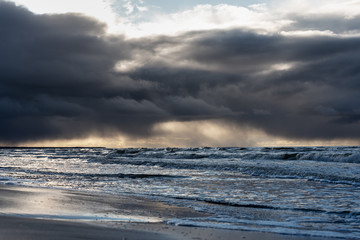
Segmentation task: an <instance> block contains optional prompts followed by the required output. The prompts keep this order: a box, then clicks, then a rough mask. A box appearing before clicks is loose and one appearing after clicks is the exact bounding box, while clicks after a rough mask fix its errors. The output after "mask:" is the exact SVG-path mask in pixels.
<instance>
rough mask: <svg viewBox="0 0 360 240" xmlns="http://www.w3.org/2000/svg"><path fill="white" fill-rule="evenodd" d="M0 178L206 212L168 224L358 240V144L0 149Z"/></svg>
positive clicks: (359, 209) (359, 163) (1, 181)
mask: <svg viewBox="0 0 360 240" xmlns="http://www.w3.org/2000/svg"><path fill="white" fill-rule="evenodd" d="M0 183H5V184H17V185H27V186H41V187H56V188H66V189H77V190H83V191H97V192H108V193H113V194H117V193H120V194H121V193H128V194H136V195H143V196H147V197H149V198H153V199H157V200H162V201H167V202H170V203H173V204H176V205H179V206H191V207H192V208H195V209H197V210H201V211H204V212H207V213H209V215H210V217H206V218H194V219H189V218H188V219H170V220H168V221H167V223H168V224H180V225H181V224H184V225H193V226H207V227H215V228H227V229H241V230H255V231H265V232H278V233H287V234H301V235H304V234H305V235H313V236H327V237H339V238H353V239H360V147H296V148H162V149H157V148H156V149H155V148H154V149H152V148H148V149H107V148H3V149H0Z"/></svg>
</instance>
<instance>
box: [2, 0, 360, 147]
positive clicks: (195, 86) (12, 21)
mask: <svg viewBox="0 0 360 240" xmlns="http://www.w3.org/2000/svg"><path fill="white" fill-rule="evenodd" d="M298 18H299V17H298ZM325 20H326V19H312V20H311V19H310V20H309V19H306V21H305V20H303V22H301V19H300V18H299V20H298V21H297V25H298V26H297V27H299V26H305V28H310V27H313V26H314V25H316V23H317V22H320V23H321V24H320V25H319V26H320V28H327V27H330V26H327V25H326V21H325ZM337 20H339V19H337V18H334V19H333V21H334V24H332V26H335V27H338V29H333V30H334V32H336V31H337V32H339V31H342V30H344V29H345V30H347V29H348V28H350V29H351V30H354V29H356V30H359V29H360V26H359V25H358V24H357V23H358V22H360V19H359V18H357V20H356V21H355V20H354V19H352V20H351V24H350V25H347V23H344V21H345V20H343V19H340V20H339V24H338V25H337V24H336V21H337ZM345 26H348V28H347V27H345ZM105 27H106V26H104V25H103V24H102V23H99V22H97V21H96V20H94V19H91V18H87V17H84V16H77V15H71V14H66V15H64V14H63V15H34V14H33V13H31V12H29V11H28V10H26V9H23V8H20V7H16V6H15V5H14V4H11V3H7V2H1V1H0V53H1V57H0V142H3V143H6V144H18V143H22V142H27V141H31V140H47V139H49V140H51V139H66V138H69V139H70V138H75V137H76V138H79V137H87V136H88V135H89V134H98V135H100V136H102V135H104V136H105V135H111V134H115V133H122V134H127V135H129V136H139V137H146V136H150V135H151V134H153V133H152V130H151V129H152V126H153V125H154V124H156V123H159V122H165V121H170V120H175V121H189V120H206V119H222V120H223V121H224V123H226V122H228V123H230V122H231V123H236V124H238V125H239V126H250V127H254V128H258V129H261V130H264V131H265V132H267V133H268V134H270V135H275V136H281V137H286V138H291V139H325V140H326V139H337V138H347V139H360V100H359V97H360V38H358V37H352V38H350V37H348V38H340V37H324V36H323V37H321V36H314V37H306V38H300V37H285V36H282V35H259V34H256V33H252V32H245V31H241V30H227V31H204V32H191V33H187V34H183V35H181V36H177V37H152V38H150V37H149V38H146V39H145V38H144V39H137V40H125V39H124V38H123V37H121V36H109V35H106V34H105ZM174 47H177V49H180V50H176V51H175V50H173V51H172V53H171V54H168V55H166V54H165V55H164V54H162V55H161V54H160V53H161V50H162V49H165V48H166V49H170V50H171V49H175V48H174ZM139 56H141V58H139ZM141 59H145V60H146V61H144V62H146V63H145V64H142V65H139V66H138V67H137V68H134V69H133V70H131V71H127V72H126V73H124V72H122V73H119V72H116V71H114V65H115V64H116V63H117V62H119V61H127V60H128V61H135V62H136V61H140V60H141ZM184 62H185V63H184ZM183 63H184V64H183ZM285 63H289V64H292V66H293V67H292V68H290V69H287V70H286V71H276V70H274V71H271V69H274V66H275V69H276V67H279V66H286V65H284V64H285ZM276 64H277V65H276Z"/></svg>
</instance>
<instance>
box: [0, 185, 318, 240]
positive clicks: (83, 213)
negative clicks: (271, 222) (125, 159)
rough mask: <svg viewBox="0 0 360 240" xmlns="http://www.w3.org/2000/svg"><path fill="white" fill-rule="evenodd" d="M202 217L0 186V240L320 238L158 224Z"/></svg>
mask: <svg viewBox="0 0 360 240" xmlns="http://www.w3.org/2000/svg"><path fill="white" fill-rule="evenodd" d="M202 216H205V215H204V213H201V212H197V211H195V210H193V209H190V208H185V207H177V206H170V205H167V204H164V203H162V202H158V201H151V200H149V199H146V198H141V197H137V196H129V195H121V196H118V195H110V194H108V195H100V194H96V193H84V192H77V191H67V190H55V189H45V188H27V187H18V186H9V185H0V240H2V239H9V240H23V239H26V240H48V239H49V240H50V239H55V240H56V239H101V240H107V239H120V240H123V239H127V240H131V239H134V240H135V239H142V240H146V239H149V240H150V239H158V240H163V239H198V240H200V239H204V240H205V239H208V240H212V239H214V240H215V239H216V240H217V239H219V240H221V239H227V240H231V239H248V240H255V239H264V240H275V239H276V240H282V239H283V240H285V239H289V240H305V239H310V240H324V239H325V238H317V237H303V236H290V235H281V234H272V233H260V232H248V231H237V230H223V229H213V228H199V227H187V226H173V225H167V224H164V223H163V221H164V220H166V219H171V218H180V217H202Z"/></svg>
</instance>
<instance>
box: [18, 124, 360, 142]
mask: <svg viewBox="0 0 360 240" xmlns="http://www.w3.org/2000/svg"><path fill="white" fill-rule="evenodd" d="M153 131H154V135H152V136H150V137H144V138H136V137H129V136H126V135H122V134H117V135H114V136H110V137H104V136H98V135H92V136H89V137H86V138H78V139H58V140H46V141H35V142H34V141H32V142H25V143H20V144H19V146H25V147H108V148H127V147H135V148H136V147H154V148H162V147H194V146H198V147H222V146H223V147H281V146H321V145H326V146H352V145H359V144H360V142H359V141H358V140H348V139H338V140H321V139H319V140H296V139H287V138H283V137H274V136H271V135H268V134H266V133H265V132H263V131H261V130H258V129H254V128H251V127H243V128H241V127H238V126H236V125H233V124H227V123H224V122H223V121H220V120H211V121H189V122H178V121H170V122H164V123H159V124H156V125H155V126H154V127H153Z"/></svg>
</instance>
